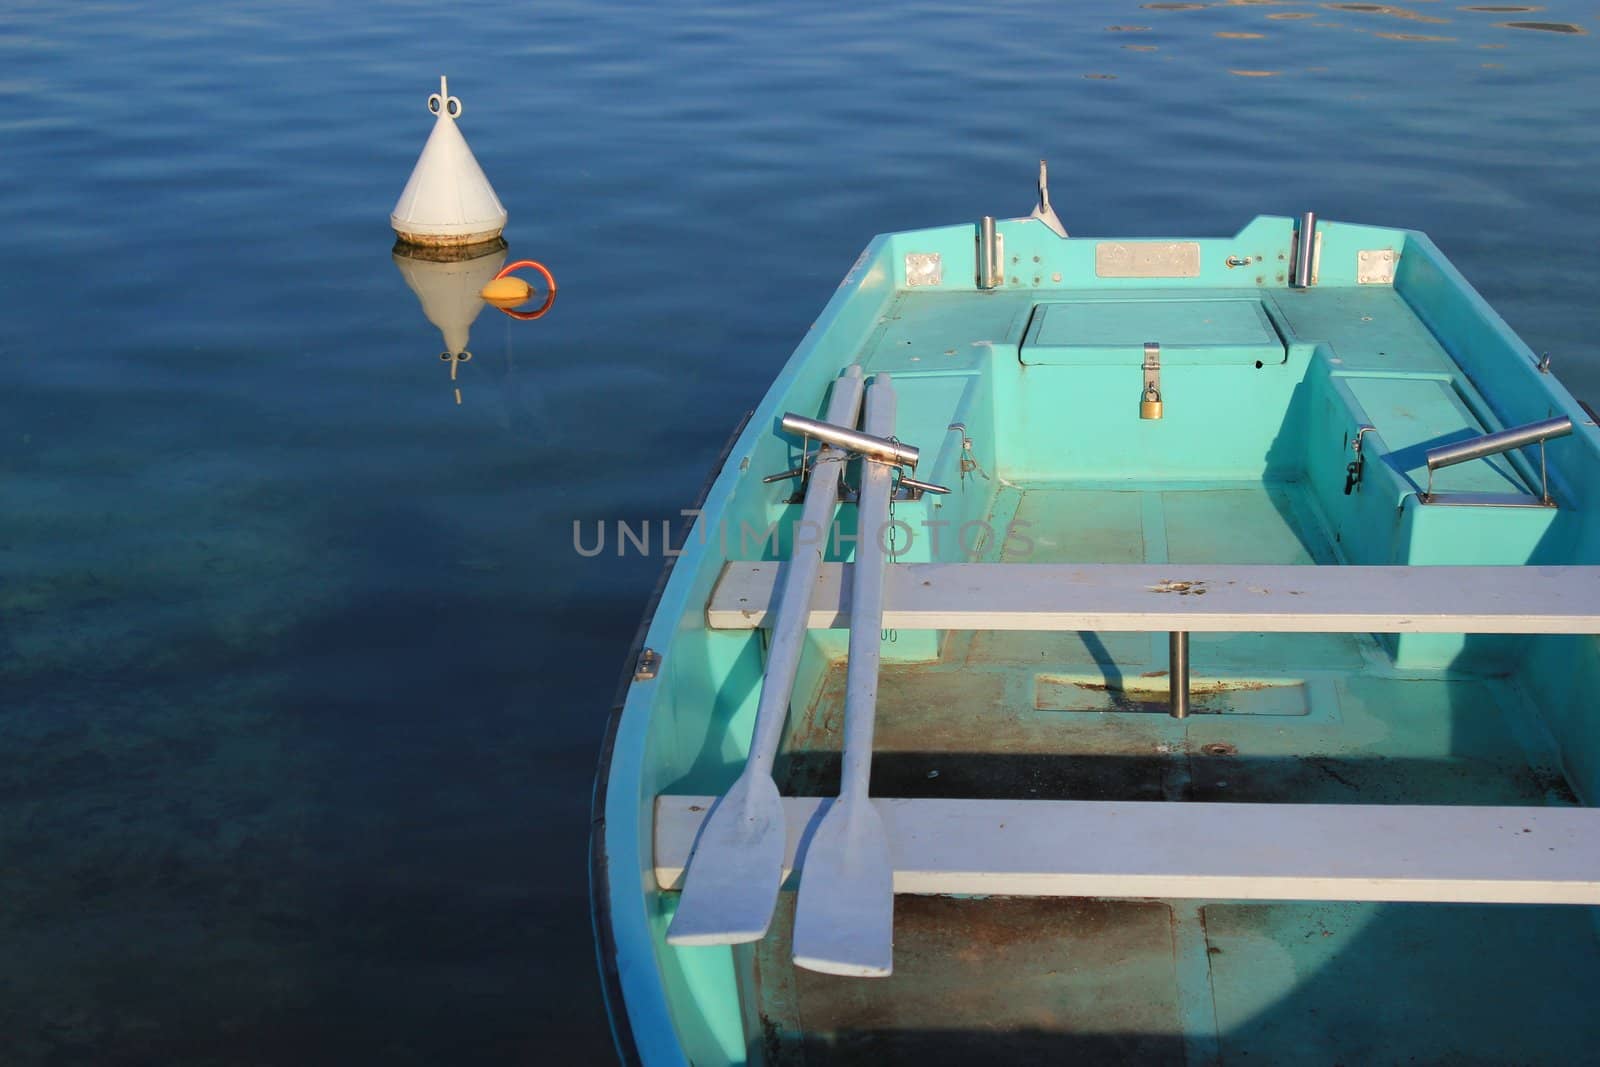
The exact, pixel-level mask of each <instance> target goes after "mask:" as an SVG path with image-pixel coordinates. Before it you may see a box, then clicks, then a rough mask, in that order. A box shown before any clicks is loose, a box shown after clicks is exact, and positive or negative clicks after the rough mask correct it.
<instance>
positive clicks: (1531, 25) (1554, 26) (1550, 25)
mask: <svg viewBox="0 0 1600 1067" xmlns="http://www.w3.org/2000/svg"><path fill="white" fill-rule="evenodd" d="M1499 25H1501V26H1505V27H1507V28H1508V29H1513V30H1543V31H1545V32H1546V33H1586V32H1588V31H1586V30H1585V29H1584V28H1583V27H1582V26H1578V25H1576V24H1574V23H1571V22H1502V23H1499Z"/></svg>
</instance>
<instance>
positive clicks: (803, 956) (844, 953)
mask: <svg viewBox="0 0 1600 1067" xmlns="http://www.w3.org/2000/svg"><path fill="white" fill-rule="evenodd" d="M794 962H795V965H796V966H797V967H804V968H806V969H807V970H809V971H821V972H822V973H823V974H839V975H846V976H849V977H852V978H886V977H888V976H889V975H890V974H891V973H892V972H893V971H894V864H893V861H892V860H891V858H890V855H889V838H888V835H887V834H886V833H885V832H884V829H883V819H882V818H881V817H880V816H879V814H878V809H877V808H875V807H874V806H873V805H872V802H871V801H870V800H867V799H866V798H865V797H863V798H861V799H859V800H838V801H835V802H834V804H833V807H832V808H830V809H829V811H828V814H827V815H826V816H825V817H824V818H823V820H822V824H821V825H820V826H818V827H817V832H816V834H815V835H814V836H813V837H812V839H811V844H810V845H809V846H808V847H807V848H806V855H805V872H804V877H803V878H802V879H801V881H800V893H799V900H798V901H797V902H796V904H795V915H794Z"/></svg>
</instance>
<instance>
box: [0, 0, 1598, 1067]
mask: <svg viewBox="0 0 1600 1067" xmlns="http://www.w3.org/2000/svg"><path fill="white" fill-rule="evenodd" d="M1375 6H1376V5H1339V4H1305V3H1300V4H1295V3H1238V4H1200V3H1191V4H1159V3H1158V4H1149V5H1145V6H1142V7H1141V6H1136V5H1133V4H1123V5H1103V6H1101V7H1100V8H1098V9H1094V10H1090V9H1089V8H1088V7H1087V6H1079V5H1063V4H1057V3H1046V2H1040V3H991V4H985V5H964V4H929V5H922V6H914V5H908V4H896V3H886V4H877V5H862V6H858V7H854V8H851V9H846V10H830V5H808V4H796V5H791V6H777V5H748V4H742V3H724V4H714V5H701V6H697V7H693V8H678V9H674V8H671V7H666V6H657V5H651V4H635V5H628V4H607V5H586V4H574V3H549V4H541V5H517V6H510V5H500V4H476V5H462V4H440V3H409V4H400V5H392V6H389V7H384V8H377V7H372V8H368V7H365V6H360V5H323V4H320V3H316V4H313V3H301V4H289V3H274V4H265V3H260V4H243V3H226V2H223V3H213V2H207V3H166V4H159V5H136V4H110V3H107V4H70V5H67V4H56V3H21V4H18V3H16V2H13V3H11V4H9V5H8V8H7V11H6V13H5V14H4V15H0V189H3V190H4V196H3V197H0V234H3V235H4V237H5V238H6V239H7V241H8V244H9V247H8V249H7V252H6V254H5V261H6V262H5V267H4V269H3V270H0V357H3V360H4V368H5V371H4V373H5V375H6V378H7V383H6V388H5V389H4V390H3V391H0V443H3V445H0V479H3V481H0V485H3V488H4V499H5V507H4V509H3V510H0V752H3V753H4V759H3V761H0V1062H4V1063H6V1064H35V1063H38V1064H76V1063H95V1064H146V1063H151V1064H154V1063H215V1064H230V1065H234V1064H242V1065H251V1064H291V1063H292V1064H324V1063H326V1064H350V1063H369V1062H370V1063H378V1062H381V1063H385V1064H441V1063H450V1064H471V1063H506V1062H549V1061H574V1060H580V1059H585V1058H593V1057H605V1056H607V1055H608V1054H609V1053H608V1049H609V1044H608V1042H609V1037H608V1034H607V1030H606V1026H605V1020H604V1012H603V1009H602V1007H601V1004H600V999H599V987H598V982H597V979H596V977H595V968H594V963H593V952H592V948H591V940H590V929H589V920H588V906H587V891H586V885H585V877H586V875H585V865H584V863H585V847H586V838H587V832H588V821H587V812H588V804H589V788H590V781H591V777H592V774H593V768H594V761H595V755H596V749H597V745H598V741H599V738H600V734H601V730H602V728H603V724H604V717H605V715H606V712H607V709H608V707H609V705H610V702H611V700H612V696H613V692H614V687H615V685H616V681H617V676H618V671H619V668H620V667H621V660H622V657H623V653H624V651H625V649H626V646H627V644H628V641H629V639H630V637H631V635H632V633H633V629H634V627H635V625H636V623H637V621H638V614H639V612H640V610H641V608H642V606H643V603H644V600H645V598H646V596H647V594H648V593H649V591H650V588H651V585H652V583H653V581H654V578H655V575H656V573H657V570H658V568H659V565H660V560H659V558H647V557H643V556H641V555H639V554H636V553H630V554H629V555H628V556H626V557H624V558H618V557H617V556H616V555H615V554H614V552H611V551H608V552H607V553H606V554H604V555H602V556H599V557H596V558H593V559H585V558H582V557H579V556H578V555H577V554H576V553H575V552H574V551H573V547H572V523H573V521H574V520H581V521H583V522H585V523H587V524H590V526H591V528H592V524H593V522H594V521H595V520H597V519H605V520H615V519H624V520H629V521H633V522H637V521H638V520H641V519H647V518H648V519H653V520H660V519H662V518H667V517H672V516H675V515H676V513H677V509H678V508H679V507H680V506H683V505H685V504H687V503H688V502H689V501H691V500H692V498H693V496H694V493H695V491H696V489H697V487H698V486H699V484H700V482H701V480H702V477H703V475H704V473H705V471H706V468H707V466H708V465H709V464H710V462H711V461H712V460H713V458H714V457H715V456H716V454H717V452H718V450H719V448H720V447H721V445H722V443H723V441H724V440H725V438H726V437H727V435H728V433H729V432H730V430H731V429H732V428H733V426H734V424H735V422H736V420H737V419H738V417H739V415H740V414H741V413H742V412H743V411H745V410H746V409H748V408H750V407H752V406H754V404H755V403H756V401H757V400H758V399H759V397H760V396H761V394H762V392H763V390H764V388H765V386H766V384H767V383H768V382H769V381H770V380H771V378H772V376H773V374H774V373H775V372H776V370H777V369H778V367H779V366H780V365H781V364H782V363H783V361H784V360H785V359H786V358H787V356H788V354H789V352H790V351H791V350H792V348H793V346H794V345H795V343H796V342H797V341H798V340H799V338H800V337H801V336H802V334H803V333H804V332H805V330H806V328H807V326H808V325H809V324H810V322H811V321H812V319H813V317H814V316H815V314H816V313H817V312H818V310H820V308H821V307H822V305H823V303H824V302H825V301H826V300H827V299H828V297H829V295H830V294H831V292H832V291H833V288H834V286H835V285H836V283H837V281H838V279H839V278H840V276H841V275H842V274H843V273H844V271H845V270H846V268H847V267H848V266H849V265H850V263H851V262H852V260H853V259H854V258H855V255H856V253H857V252H858V251H859V249H860V248H861V247H862V246H863V245H864V244H865V243H866V241H867V240H868V238H869V237H870V236H871V235H872V234H874V233H876V232H879V231H883V230H889V229H900V228H911V227H918V226H926V225H936V224H944V223H950V222H958V221H966V220H973V219H976V218H977V217H978V216H979V215H982V214H995V215H1002V216H1004V215H1010V214H1021V213H1025V212H1026V211H1027V210H1028V209H1029V208H1030V207H1031V206H1032V204H1033V180H1034V173H1035V168H1036V163H1037V160H1038V159H1039V158H1041V157H1048V158H1049V159H1050V160H1051V163H1052V192H1053V200H1054V204H1055V207H1056V209H1057V211H1058V212H1059V213H1060V215H1061V216H1062V218H1063V220H1064V221H1065V223H1066V224H1067V226H1068V228H1069V229H1070V230H1072V231H1074V232H1082V233H1085V234H1095V233H1114V234H1121V235H1152V236H1153V235H1166V234H1184V235H1202V234H1204V235H1212V234H1227V233H1232V232H1234V231H1235V230H1236V229H1237V228H1239V227H1240V226H1242V225H1243V224H1244V223H1245V222H1246V221H1247V220H1248V219H1250V218H1251V217H1252V216H1254V215H1256V214H1258V213H1276V214H1290V213H1295V212H1298V211H1301V210H1305V209H1308V208H1309V209H1315V210H1317V211H1318V212H1319V213H1320V214H1321V215H1322V216H1323V217H1325V218H1330V219H1348V220H1355V221H1364V222H1373V223H1383V224H1393V225H1401V226H1411V227H1416V228H1420V229H1423V230H1425V231H1427V232H1428V233H1430V234H1431V235H1432V236H1433V238H1434V239H1435V240H1436V241H1437V242H1438V243H1439V244H1440V245H1441V246H1442V247H1443V248H1444V250H1445V251H1446V253H1447V254H1449V255H1450V256H1451V257H1452V258H1453V259H1454V260H1455V262H1456V263H1457V265H1458V266H1460V267H1461V268H1462V269H1463V271H1464V272H1465V273H1466V274H1467V275H1468V277H1470V278H1471V279H1472V280H1473V281H1474V282H1475V283H1476V284H1477V285H1478V287H1479V288H1480V289H1481V290H1482V291H1483V293H1484V294H1485V295H1486V296H1487V297H1488V298H1489V299H1490V301H1491V302H1492V303H1494V304H1495V305H1496V306H1497V307H1498V308H1499V309H1500V311H1501V312H1502V314H1504V315H1505V316H1506V318H1507V319H1509V320H1510V322H1511V323H1512V325H1513V326H1514V327H1516V328H1517V329H1518V330H1519V331H1520V332H1521V333H1522V335H1523V336H1524V338H1525V339H1527V340H1528V342H1529V343H1530V344H1531V345H1533V347H1534V348H1535V349H1536V350H1539V351H1549V352H1550V354H1551V357H1552V359H1553V361H1554V365H1555V368H1556V371H1557V373H1558V374H1559V375H1560V376H1561V377H1562V378H1563V380H1565V381H1566V382H1567V384H1568V385H1569V386H1570V387H1571V388H1572V389H1573V391H1574V392H1575V393H1577V394H1578V395H1579V396H1580V397H1589V398H1600V347H1597V346H1596V344H1595V340H1594V339H1595V338H1596V337H1600V301H1596V300H1595V297H1594V292H1595V289H1596V287H1597V286H1600V253H1597V252H1596V250H1595V244H1594V239H1593V238H1594V235H1595V233H1596V232H1597V231H1596V220H1597V208H1596V201H1595V197H1594V195H1593V194H1594V190H1595V179H1594V175H1595V174H1596V173H1597V172H1600V143H1597V137H1596V134H1595V131H1596V130H1597V129H1600V104H1597V103H1596V101H1600V62H1597V59H1600V51H1597V47H1596V45H1597V42H1600V12H1597V11H1596V10H1595V9H1594V8H1593V5H1592V4H1575V3H1552V4H1548V5H1545V7H1544V8H1543V9H1541V10H1539V11H1536V12H1530V13H1521V14H1519V13H1510V12H1483V11H1473V10H1471V9H1470V8H1466V7H1462V6H1457V5H1454V4H1448V3H1436V2H1426V3H1424V2H1415V0H1414V2H1413V3H1411V4H1410V5H1408V6H1407V7H1405V8H1401V7H1379V8H1378V9H1377V10H1348V8H1353V7H1356V8H1359V7H1367V8H1373V7H1375ZM1515 20H1522V21H1536V22H1541V23H1571V24H1573V27H1574V28H1576V29H1578V30H1580V31H1582V32H1576V33H1571V32H1567V33H1563V32H1555V31H1553V30H1551V29H1549V28H1533V29H1529V28H1515V27H1508V26H1504V25H1501V24H1502V23H1505V22H1508V21H1515ZM1254 35H1259V36H1254ZM1416 38H1426V39H1416ZM1240 72H1253V73H1240ZM440 73H447V74H449V75H450V76H451V82H450V86H451V91H452V92H453V93H455V94H456V95H458V96H460V97H461V99H462V100H463V102H464V103H465V107H466V110H465V114H464V116H463V121H462V126H463V130H464V132H465V133H466V135H467V137H468V139H469V141H470V142H471V143H472V145H473V147H474V149H475V150H476V152H477V155H478V158H479V160H480V161H481V162H482V164H483V166H484V168H485V170H486V171H487V173H488V175H489V176H490V178H491V179H492V180H493V182H494V183H495V186H496V188H497V189H498V191H499V194H500V197H501V199H502V200H503V201H504V202H505V204H506V205H507V207H508V209H509V210H510V212H511V224H510V227H509V228H508V231H507V238H508V240H509V242H510V246H511V248H510V252H511V255H512V256H513V257H518V258H520V257H526V256H531V257H534V258H537V259H539V260H542V261H543V262H545V263H547V264H549V265H550V266H551V267H552V269H553V270H554V271H555V272H556V275H557V277H558V279H559V281H560V286H561V289H560V296H559V299H558V301H557V303H556V305H555V307H554V308H553V309H552V311H551V312H550V313H549V314H548V315H547V316H545V317H544V318H542V319H540V320H538V321H536V322H513V321H512V320H510V319H508V318H505V317H503V316H500V315H499V314H498V313H497V312H495V311H494V310H493V309H489V310H486V311H485V312H484V313H483V314H481V315H480V316H479V317H478V319H477V321H476V323H475V324H474V325H473V327H472V350H473V352H474V357H475V358H474V359H473V361H472V362H470V363H466V364H461V365H459V366H458V368H457V375H458V378H457V381H456V382H455V383H454V384H452V383H451V381H450V377H449V367H448V366H447V365H446V364H444V363H441V362H440V360H439V358H438V353H439V352H440V350H441V348H442V341H441V337H440V334H439V331H438V330H436V329H435V328H434V326H432V325H431V324H430V323H429V322H428V321H427V320H426V319H425V318H424V317H423V313H422V309H421V307H420V305H419V303H418V300H417V299H416V297H415V296H414V295H413V294H412V292H411V290H410V289H408V288H407V286H406V285H405V283H404V281H403V279H402V277H401V274H400V272H399V270H397V268H396V265H395V262H394V260H393V259H392V258H391V255H390V245H391V242H392V235H391V233H390V232H389V230H388V221H387V220H388V212H389V210H390V208H391V207H392V206H393V203H394V200H395V198H396V197H397V196H398V194H399V191H400V188H401V186H402V185H403V184H404V182H405V179H406V176H407V174H408V173H409V170H410V168H411V165H412V163H413V161H414V160H415V157H416V153H417V151H418V150H419V148H420V147H421V144H422V141H423V140H424V138H425V137H426V135H427V132H428V128H429V123H430V122H431V121H432V119H431V117H430V116H429V115H428V114H427V112H426V110H425V106H424V100H425V98H426V96H427V94H428V93H429V92H431V91H433V89H434V88H435V87H436V86H437V78H438V75H439V74H440ZM455 388H459V389H460V392H461V399H460V403H459V404H458V403H457V402H456V398H455V394H454V391H453V390H454V389H455Z"/></svg>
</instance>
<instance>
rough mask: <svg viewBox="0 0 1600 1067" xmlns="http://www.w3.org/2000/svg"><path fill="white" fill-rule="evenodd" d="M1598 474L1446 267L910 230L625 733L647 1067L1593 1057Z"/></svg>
mask: <svg viewBox="0 0 1600 1067" xmlns="http://www.w3.org/2000/svg"><path fill="white" fill-rule="evenodd" d="M1597 449H1600V432H1597V430H1596V428H1595V418H1594V415H1593V413H1592V412H1590V411H1589V410H1588V409H1587V408H1586V407H1585V406H1583V405H1582V404H1580V403H1579V402H1578V401H1576V400H1575V399H1574V398H1573V397H1572V396H1571V395H1569V393H1568V392H1567V391H1566V390H1565V389H1564V388H1563V387H1562V386H1561V384H1560V383H1559V382H1558V381H1557V380H1556V378H1555V377H1554V376H1553V375H1552V374H1551V373H1550V365H1549V361H1548V360H1544V359H1541V358H1539V357H1537V356H1535V354H1534V353H1533V352H1531V351H1530V350H1529V348H1528V347H1527V346H1526V345H1525V344H1524V343H1523V342H1522V341H1520V340H1519V339H1518V338H1517V337H1516V335H1515V334H1514V333H1513V332H1512V330H1511V329H1510V328H1509V327H1508V326H1507V325H1506V323H1505V322H1504V321H1503V320H1502V319H1501V318H1500V317H1499V316H1498V315H1497V314H1496V313H1495V312H1494V311H1493V310H1492V309H1491V308H1490V307H1489V306H1488V305H1487V304H1486V303H1485V301H1484V300H1483V299H1482V298H1481V297H1480V296H1479V294H1478V293H1477V292H1475V291H1474V289H1473V288H1472V286H1471V285H1469V284H1468V282H1467V281H1466V280H1465V279H1464V278H1463V277H1462V276H1461V275H1460V274H1459V273H1458V272H1457V271H1456V269H1455V268H1454V267H1452V266H1451V264H1450V263H1449V261H1448V260H1447V259H1446V258H1445V257H1444V255H1442V254H1441V253H1440V251H1439V250H1438V249H1437V248H1436V247H1435V246H1434V245H1433V243H1432V242H1431V241H1429V239H1428V238H1427V237H1426V236H1424V235H1423V234H1421V233H1418V232H1415V231H1410V230H1400V229H1387V228H1382V227H1374V226H1364V225H1354V224H1349V223H1343V222H1330V221H1326V220H1318V219H1316V217H1315V216H1313V215H1309V214H1308V215H1306V216H1303V217H1300V218H1275V217H1262V218H1257V219H1255V220H1254V221H1253V222H1251V223H1249V225H1247V226H1245V227H1244V228H1243V229H1242V230H1240V231H1239V232H1238V233H1237V234H1236V235H1234V236H1232V237H1223V238H1201V239H1191V238H1173V239H1161V240H1152V239H1148V238H1115V239H1108V238H1094V237H1090V238H1084V237H1069V236H1068V235H1067V234H1066V232H1065V230H1064V228H1063V227H1062V226H1061V224H1060V222H1059V221H1058V220H1057V219H1056V216H1055V214H1054V212H1053V211H1052V210H1051V209H1050V205H1049V198H1048V192H1047V190H1046V189H1045V187H1044V180H1043V175H1042V174H1041V181H1040V199H1039V205H1038V207H1036V208H1035V210H1034V213H1033V214H1032V215H1031V216H1029V217H1026V218H1018V219H1009V220H1000V221H996V220H994V219H992V218H984V219H982V220H980V221H977V222H976V223H969V224H964V225H956V226H947V227H941V228H935V229H926V230H917V231H912V232H905V233H893V234H887V235H883V236H879V237H877V238H875V239H874V240H873V241H872V242H871V243H870V244H869V245H868V246H867V248H866V250H865V251H864V252H863V253H862V254H861V256H860V258H859V259H858V260H857V261H856V263H855V265H854V266H853V267H851V268H850V270H849V272H848V273H847V274H846V275H845V277H844V280H843V281H842V282H841V283H840V285H839V287H838V290H837V292H836V293H835V294H834V296H833V298H832V299H831V300H830V301H829V303H828V305H827V307H826V308H825V309H824V311H823V312H822V315H821V317H820V318H818V319H817V321H816V322H815V324H814V325H813V326H812V328H811V329H810V330H809V332H808V333H807V334H806V335H805V338H804V340H803V341H802V343H801V344H800V346H799V348H798V349H797V350H796V351H795V353H794V355H793V357H792V358H791V359H790V360H789V362H788V363H787V365H786V366H785V367H784V368H783V370H782V372H781V373H780V374H779V375H778V377H777V380H776V381H775V382H774V383H773V385H772V388H771V390H770V391H769V392H768V394H767V395H766V397H765V399H764V400H763V401H762V403H761V406H760V408H759V409H758V410H756V411H755V412H754V413H753V415H752V416H751V417H749V418H748V420H747V421H746V422H745V423H743V424H742V427H741V429H740V430H738V431H737V433H736V437H735V439H734V440H733V441H732V442H731V444H730V446H729V448H728V450H727V452H726V454H725V456H724V457H723V459H722V461H721V462H720V463H719V464H718V465H717V469H716V470H715V471H714V472H713V476H712V480H711V481H710V482H709V484H708V487H707V490H706V492H705V495H704V499H703V501H702V503H701V504H700V506H699V507H698V508H697V509H696V511H697V517H696V518H695V519H694V523H693V527H692V528H691V529H689V530H688V531H686V532H685V533H684V535H683V536H682V538H681V545H675V546H674V547H675V548H677V549H680V550H681V555H678V556H677V557H676V558H674V559H672V560H671V561H670V562H671V566H670V569H669V571H668V573H667V575H665V576H664V579H663V583H662V585H661V586H660V587H659V588H658V590H657V594H656V597H655V599H654V601H653V603H652V607H651V610H650V612H649V613H648V615H647V618H646V621H645V625H644V626H643V628H642V629H641V633H640V637H639V641H638V647H637V649H636V651H635V654H634V656H632V657H630V667H629V673H628V677H627V678H626V679H625V688H624V691H623V694H622V696H621V698H619V701H618V705H617V708H616V709H615V710H614V713H613V715H612V719H611V723H610V727H609V729H608V733H607V737H606V740H605V744H604V750H603V755H602V759H601V766H600V771H599V777H598V780H597V783H596V789H595V814H594V834H593V841H592V848H591V864H592V870H591V880H592V888H593V895H594V922H595V932H596V941H597V946H598V953H599V959H600V967H601V972H602V975H603V978H604V984H605V989H606V996H607V1000H608V1005H609V1009H610V1016H611V1020H612V1025H613V1030H614V1034H615V1037H616V1042H617V1046H618V1049H619V1051H620V1053H621V1055H622V1057H623V1058H624V1059H625V1060H627V1061H638V1062H643V1063H648V1064H674V1063H693V1064H699V1065H712V1064H742V1063H778V1064H787V1063H822V1062H828V1063H832V1062H863V1063H884V1062H915V1063H919V1064H920V1063H950V1062H983V1063H1005V1062H1023V1061H1027V1062H1043V1061H1050V1062H1076V1063H1125V1062H1138V1063H1174V1064H1179V1063H1181V1064H1188V1065H1191V1067H1192V1065H1197V1064H1240V1063H1253V1064H1261V1063H1283V1062H1296V1063H1327V1064H1334V1063H1345V1064H1354V1063H1363V1064H1370V1063H1452V1064H1455V1063H1496V1064H1499V1063H1576V1062H1600V1051H1597V1050H1600V1012H1596V1011H1595V1010H1594V1009H1593V994H1592V990H1593V989H1595V988H1596V987H1597V986H1600V921H1597V915H1600V912H1597V910H1596V908H1595V905H1597V904H1600V812H1596V811H1595V809H1594V808H1593V807H1591V806H1590V805H1593V804H1594V803H1595V800H1596V798H1597V797H1600V708H1597V706H1596V702H1595V700H1594V694H1595V693H1596V691H1597V690H1600V642H1597V639H1596V636H1595V635H1596V634H1597V633H1600V567H1597V566H1596V564H1597V563H1600V452H1597Z"/></svg>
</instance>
